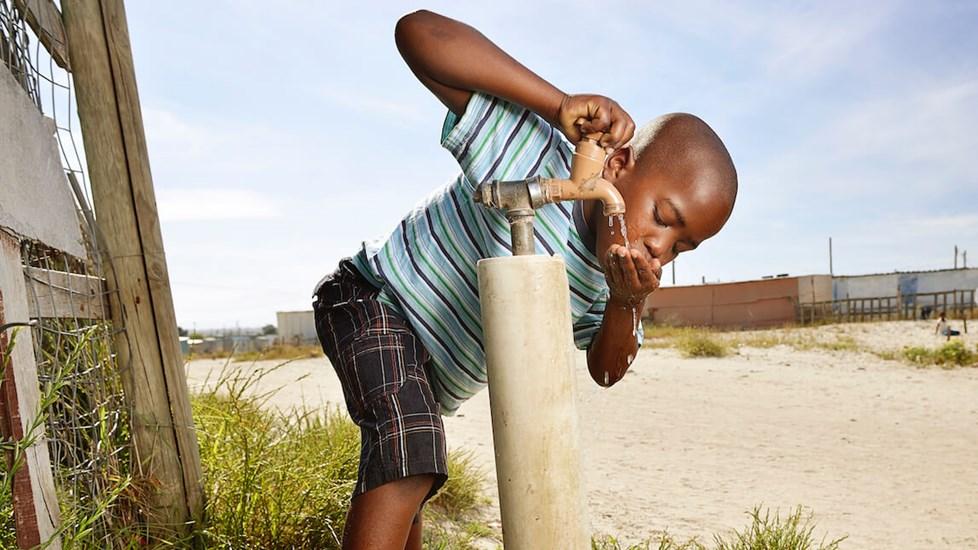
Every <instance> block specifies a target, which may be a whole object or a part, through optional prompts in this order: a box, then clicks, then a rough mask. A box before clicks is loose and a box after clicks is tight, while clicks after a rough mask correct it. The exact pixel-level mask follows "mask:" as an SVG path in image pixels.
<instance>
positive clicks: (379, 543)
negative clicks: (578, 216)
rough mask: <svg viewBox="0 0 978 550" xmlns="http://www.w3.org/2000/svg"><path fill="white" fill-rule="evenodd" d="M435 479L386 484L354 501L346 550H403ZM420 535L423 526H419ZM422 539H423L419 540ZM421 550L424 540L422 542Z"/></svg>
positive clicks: (346, 532)
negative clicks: (422, 503) (416, 516)
mask: <svg viewBox="0 0 978 550" xmlns="http://www.w3.org/2000/svg"><path fill="white" fill-rule="evenodd" d="M434 481H435V480H434V476H432V475H420V476H410V477H406V478H404V479H399V480H397V481H392V482H390V483H385V484H383V485H381V486H380V487H376V488H374V489H371V490H369V491H367V492H366V493H363V494H362V495H360V496H358V497H356V498H354V499H353V503H352V504H351V505H350V512H349V513H348V514H347V516H346V529H345V530H344V531H343V549H344V550H402V549H403V548H405V547H407V546H406V545H407V543H408V541H409V536H410V535H411V534H412V533H413V531H414V525H413V523H412V521H413V519H414V517H415V515H417V514H418V510H419V509H420V508H421V501H422V500H424V497H425V496H426V495H427V494H428V491H430V490H431V486H432V484H434ZM417 530H418V534H419V535H420V532H421V526H420V523H419V524H418V529H417ZM419 539H420V537H419ZM417 547H418V548H420V547H421V546H420V540H419V542H418V546H417Z"/></svg>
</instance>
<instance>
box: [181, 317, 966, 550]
mask: <svg viewBox="0 0 978 550" xmlns="http://www.w3.org/2000/svg"><path fill="white" fill-rule="evenodd" d="M952 325H953V326H954V327H955V328H960V326H959V325H960V323H959V322H953V323H952ZM969 329H971V334H968V335H966V337H965V342H966V343H968V345H969V346H970V347H972V349H974V346H975V345H976V343H978V334H975V333H976V332H978V326H969ZM803 330H805V331H812V333H813V334H814V335H815V336H816V337H817V338H820V339H822V338H828V339H831V338H834V337H836V336H837V335H840V334H842V335H850V336H852V337H853V338H854V339H855V340H856V341H857V342H859V343H860V344H861V345H864V346H869V347H872V348H873V349H899V348H900V347H902V346H903V345H926V346H936V345H939V344H940V343H942V341H943V340H939V339H938V338H937V337H935V336H934V335H933V330H934V324H933V323H931V322H892V323H872V324H853V325H835V326H826V327H819V328H817V329H803ZM578 362H579V365H578V367H579V369H578V370H579V373H580V376H579V378H578V398H579V410H580V414H581V425H582V430H583V433H582V441H584V449H585V456H584V457H583V463H584V468H585V477H586V483H587V487H588V502H589V508H590V514H591V521H592V524H593V528H594V531H595V532H600V533H609V534H614V535H616V536H618V537H619V539H622V540H626V541H638V540H641V539H643V538H645V537H648V536H652V535H654V534H656V533H658V532H661V531H663V530H668V532H669V533H671V534H672V535H674V536H676V537H678V538H686V537H691V536H697V537H699V538H700V540H701V541H709V540H710V538H711V534H712V533H715V532H724V531H727V530H729V529H733V528H743V527H744V526H745V525H747V523H748V521H749V519H748V517H747V515H746V512H747V511H748V510H750V509H751V508H753V507H754V506H755V505H759V504H763V505H764V506H765V507H770V508H771V509H772V510H773V509H775V508H780V510H781V511H782V512H786V511H789V510H790V509H792V508H793V507H794V506H797V505H803V506H805V507H806V508H807V509H810V510H812V511H813V512H814V514H815V518H816V521H817V524H818V526H817V528H816V531H815V533H816V534H817V535H818V536H821V535H822V534H827V535H828V536H829V537H839V536H843V535H847V536H848V539H847V540H846V541H845V542H844V543H843V545H842V547H843V548H909V549H916V548H921V549H923V548H978V369H973V368H958V369H953V370H944V369H940V368H937V367H930V368H917V367H914V366H910V365H906V364H903V363H900V362H897V361H885V360H882V359H879V358H878V357H876V356H875V355H872V354H869V353H862V352H852V351H824V350H811V351H796V350H793V349H790V348H788V347H786V346H777V347H773V348H768V349H749V348H746V349H741V350H740V351H739V353H738V354H736V355H734V356H731V357H727V358H723V359H684V358H682V357H680V356H679V354H678V353H677V352H676V351H674V350H672V349H644V350H642V352H641V353H640V354H639V357H638V358H637V359H636V361H635V364H634V365H633V366H632V369H631V370H630V372H629V374H628V375H627V376H626V377H625V379H624V380H622V381H621V382H620V383H619V384H617V385H616V386H615V387H613V388H610V389H602V388H600V387H598V386H596V385H595V384H594V383H593V382H592V381H591V380H590V378H589V377H588V376H587V372H586V368H585V363H584V357H583V355H579V356H578ZM220 364H221V362H219V361H195V362H192V363H191V364H189V365H188V373H189V375H188V379H189V381H190V384H191V386H192V387H193V386H199V385H200V384H201V383H202V381H203V379H204V377H205V376H206V374H207V373H208V372H211V371H213V370H214V369H216V368H218V367H219V365H220ZM234 365H235V368H242V369H251V368H256V366H265V367H267V366H268V365H260V364H259V365H247V364H234ZM302 376H305V378H304V379H303V380H302V381H300V382H295V380H297V379H298V378H300V377H302ZM272 387H282V388H283V389H282V390H281V391H280V392H278V393H277V394H276V395H275V396H274V397H272V399H271V400H270V402H269V403H270V405H272V406H276V407H280V408H289V407H292V406H296V405H305V406H310V407H322V406H330V405H333V406H337V405H339V406H341V405H342V392H341V390H340V388H339V385H338V382H337V380H336V377H335V375H334V374H333V372H332V369H331V368H330V367H329V365H328V364H327V363H326V361H325V359H308V360H302V361H296V362H293V363H290V364H289V365H287V366H285V367H283V368H281V369H279V370H277V371H276V372H275V373H274V374H273V375H271V376H269V377H267V378H266V379H265V380H264V382H263V389H270V388H272ZM445 424H446V429H447V432H448V442H449V446H450V447H453V448H463V449H467V450H470V451H472V452H473V453H474V454H475V456H476V458H477V461H478V463H479V464H481V465H482V466H483V467H484V468H485V469H486V472H487V474H488V477H489V487H487V490H488V492H489V493H490V494H491V495H492V496H493V498H495V469H494V468H495V466H494V462H493V455H492V443H491V442H492V436H491V427H490V418H489V399H488V394H487V392H483V393H482V394H480V395H478V396H476V397H475V398H473V399H472V400H471V401H469V402H468V403H466V404H465V405H464V406H463V407H462V409H461V410H460V411H459V415H458V416H456V417H453V418H446V419H445ZM490 519H491V523H492V524H493V525H495V526H497V527H498V512H497V511H495V510H493V511H491V513H490Z"/></svg>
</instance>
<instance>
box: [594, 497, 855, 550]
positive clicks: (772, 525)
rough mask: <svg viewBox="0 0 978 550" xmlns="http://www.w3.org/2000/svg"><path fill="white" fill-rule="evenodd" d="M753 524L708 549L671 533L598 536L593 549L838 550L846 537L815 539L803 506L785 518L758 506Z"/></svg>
mask: <svg viewBox="0 0 978 550" xmlns="http://www.w3.org/2000/svg"><path fill="white" fill-rule="evenodd" d="M748 515H749V516H750V518H751V523H750V525H748V526H747V527H746V528H745V529H744V530H743V531H736V530H734V531H733V532H731V533H729V534H727V535H714V536H713V545H712V546H708V545H706V544H703V543H701V542H699V541H698V540H696V539H695V538H693V539H689V540H687V541H679V540H676V539H675V538H673V537H671V536H670V535H669V534H663V535H660V536H656V537H652V538H650V539H648V540H645V541H643V542H640V543H638V544H632V545H628V546H626V545H623V544H622V543H621V542H619V541H618V540H617V539H616V538H614V537H610V536H595V537H594V538H592V539H591V549H592V550H838V548H839V543H841V542H842V541H843V540H845V538H846V537H841V538H838V539H833V540H830V541H828V542H826V540H825V537H823V538H822V539H821V540H816V539H815V536H814V532H815V523H814V515H813V514H812V513H811V512H808V513H806V512H804V510H803V509H802V507H801V506H799V507H797V508H795V510H794V511H792V512H791V513H790V514H788V515H787V516H786V517H784V518H782V517H781V515H780V513H779V512H778V511H777V510H776V511H775V512H774V515H773V517H772V515H771V511H770V510H769V509H765V510H764V512H763V514H762V512H761V507H760V506H757V507H755V508H754V509H753V510H752V511H750V512H748Z"/></svg>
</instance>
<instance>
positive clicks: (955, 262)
mask: <svg viewBox="0 0 978 550" xmlns="http://www.w3.org/2000/svg"><path fill="white" fill-rule="evenodd" d="M957 268H958V245H954V269H957Z"/></svg>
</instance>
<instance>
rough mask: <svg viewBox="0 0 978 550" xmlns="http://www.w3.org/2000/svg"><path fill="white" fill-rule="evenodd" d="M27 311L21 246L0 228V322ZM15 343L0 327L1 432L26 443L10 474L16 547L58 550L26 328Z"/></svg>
mask: <svg viewBox="0 0 978 550" xmlns="http://www.w3.org/2000/svg"><path fill="white" fill-rule="evenodd" d="M28 315H29V309H28V305H27V288H26V286H25V284H24V270H23V267H22V266H21V258H20V245H19V243H18V242H17V240H15V239H13V238H10V237H8V236H7V235H6V233H4V232H2V231H0V325H3V324H5V323H15V322H17V323H23V322H26V321H27V317H28ZM14 344H15V345H14V348H13V349H12V350H10V349H9V345H10V340H9V333H8V331H7V330H0V370H2V375H3V384H2V391H0V432H2V434H3V437H4V438H5V439H10V440H13V441H24V440H25V439H26V440H27V441H28V442H30V444H29V445H27V446H26V448H24V450H23V453H24V454H23V456H22V460H23V463H22V465H21V466H20V469H19V470H17V472H16V473H15V475H14V480H13V487H12V492H13V495H12V497H13V505H14V523H15V525H16V530H17V546H18V547H19V548H34V547H36V546H38V545H40V544H41V543H46V544H48V546H47V548H50V549H60V548H61V540H60V539H59V538H58V537H57V536H55V535H56V533H57V529H58V528H59V527H60V524H61V512H60V510H59V508H58V497H57V492H56V491H55V488H54V475H53V474H52V470H51V457H50V454H49V453H48V444H47V433H46V430H45V423H44V422H43V421H42V420H41V419H39V418H38V414H39V413H41V412H42V411H41V410H40V393H41V392H40V387H39V386H38V379H37V365H36V364H35V362H34V347H33V345H32V335H31V332H30V330H29V329H28V330H22V331H21V332H20V333H19V334H18V337H17V342H15V343H14ZM8 350H9V352H10V357H9V359H10V361H9V364H6V365H5V364H3V361H2V359H3V357H5V356H6V355H7V352H8ZM12 458H13V457H12V456H6V457H0V460H3V462H4V467H7V468H9V467H10V466H11V464H10V461H11V460H12Z"/></svg>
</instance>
